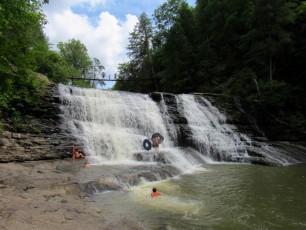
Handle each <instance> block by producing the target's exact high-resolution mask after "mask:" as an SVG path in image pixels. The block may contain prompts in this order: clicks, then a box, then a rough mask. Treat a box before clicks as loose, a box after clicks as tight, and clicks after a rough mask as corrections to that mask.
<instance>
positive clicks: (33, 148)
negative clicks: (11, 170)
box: [0, 84, 74, 162]
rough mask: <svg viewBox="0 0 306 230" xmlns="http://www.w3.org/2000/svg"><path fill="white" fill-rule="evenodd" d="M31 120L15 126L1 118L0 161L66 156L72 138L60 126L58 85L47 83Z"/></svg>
mask: <svg viewBox="0 0 306 230" xmlns="http://www.w3.org/2000/svg"><path fill="white" fill-rule="evenodd" d="M46 90H47V93H46V95H45V96H44V97H42V98H41V101H40V103H39V105H38V106H37V107H35V108H31V110H30V111H31V112H32V116H31V118H30V119H26V118H24V119H23V120H22V122H19V123H18V125H16V124H13V121H12V120H10V119H9V118H5V119H4V118H3V120H2V123H4V124H5V131H3V132H0V162H11V161H32V160H46V159H59V158H65V157H69V154H70V151H71V144H72V143H73V141H74V140H73V139H72V138H71V137H69V134H67V133H63V130H62V129H61V118H60V108H59V103H60V100H59V96H58V86H57V85H55V84H50V85H49V86H48V87H47V89H46Z"/></svg>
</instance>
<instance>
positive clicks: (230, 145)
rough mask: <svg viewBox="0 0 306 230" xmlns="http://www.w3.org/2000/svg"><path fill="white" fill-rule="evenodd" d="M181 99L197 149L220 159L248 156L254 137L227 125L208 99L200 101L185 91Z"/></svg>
mask: <svg viewBox="0 0 306 230" xmlns="http://www.w3.org/2000/svg"><path fill="white" fill-rule="evenodd" d="M178 98H179V100H180V101H181V104H182V107H183V109H182V110H183V112H184V116H185V117H186V119H187V121H188V124H189V127H190V128H191V130H192V137H191V138H192V140H193V142H194V143H195V147H196V149H197V150H199V151H200V152H202V153H204V154H206V155H208V156H210V157H211V158H212V159H216V160H219V161H220V160H222V161H234V160H233V158H235V157H240V156H243V157H245V156H248V153H247V148H246V147H247V146H249V145H250V144H251V139H250V138H249V137H248V136H246V135H243V134H241V133H237V132H235V131H234V130H233V129H232V128H231V127H230V126H229V125H228V124H226V117H225V116H224V115H223V114H222V113H220V112H219V110H218V109H217V108H216V107H214V106H212V104H211V103H210V102H209V101H208V100H207V99H205V98H204V97H198V98H197V99H198V100H196V97H195V96H194V95H184V94H183V95H179V96H178Z"/></svg>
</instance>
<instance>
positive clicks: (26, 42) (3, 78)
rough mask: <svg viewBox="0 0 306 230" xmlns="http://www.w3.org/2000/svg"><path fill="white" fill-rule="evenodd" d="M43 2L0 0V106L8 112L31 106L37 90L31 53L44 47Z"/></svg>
mask: <svg viewBox="0 0 306 230" xmlns="http://www.w3.org/2000/svg"><path fill="white" fill-rule="evenodd" d="M44 2H46V1H39V0H31V1H28V0H16V1H9V0H2V1H1V2H0V107H1V111H6V112H7V113H9V114H10V115H14V114H15V115H16V114H20V113H25V112H26V111H27V110H29V109H30V108H32V107H33V105H34V104H35V103H36V101H37V96H38V95H39V93H40V92H41V91H39V90H37V88H39V87H40V83H39V79H37V78H36V77H35V75H34V74H33V71H35V70H36V68H37V63H36V58H35V56H36V55H37V53H39V52H41V51H42V50H46V47H48V44H47V41H46V39H45V37H44V35H43V33H42V26H43V25H44V24H45V23H46V20H45V17H44V15H43V13H42V10H41V5H42V4H43V3H44Z"/></svg>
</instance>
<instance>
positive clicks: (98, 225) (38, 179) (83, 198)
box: [0, 159, 144, 230]
mask: <svg viewBox="0 0 306 230" xmlns="http://www.w3.org/2000/svg"><path fill="white" fill-rule="evenodd" d="M83 163H84V162H83V161H78V162H75V163H71V161H70V159H66V160H52V161H30V162H23V163H2V164H1V166H0V203H1V205H0V217H1V218H0V229H3V230H4V229H5V230H10V229H14V230H19V229H20V230H21V229H22V230H27V229H45V230H49V229H50V230H51V229H68V230H69V229H73V230H74V229H144V228H142V227H141V226H140V225H139V223H136V222H133V221H132V220H129V219H126V218H124V217H120V216H118V217H117V218H116V221H113V220H114V218H109V217H110V216H111V215H112V214H111V213H109V211H108V210H107V209H105V208H103V207H99V206H97V205H96V204H95V200H94V197H93V196H94V195H90V194H87V193H85V192H83V191H81V189H80V186H79V185H80V181H79V180H78V177H77V175H78V174H75V171H76V170H78V171H79V173H82V171H84V172H86V171H85V170H87V169H86V168H82V165H83ZM72 164H73V165H72ZM63 165H70V167H73V169H74V170H71V171H67V172H65V171H63V170H61V171H60V170H58V169H59V167H62V166H63Z"/></svg>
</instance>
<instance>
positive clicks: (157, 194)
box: [151, 188, 161, 198]
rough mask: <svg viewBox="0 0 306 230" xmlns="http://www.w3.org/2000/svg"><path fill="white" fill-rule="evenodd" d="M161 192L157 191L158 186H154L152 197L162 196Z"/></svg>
mask: <svg viewBox="0 0 306 230" xmlns="http://www.w3.org/2000/svg"><path fill="white" fill-rule="evenodd" d="M160 195H161V193H159V192H157V189H156V188H153V189H152V193H151V197H152V198H154V197H158V196H160Z"/></svg>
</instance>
